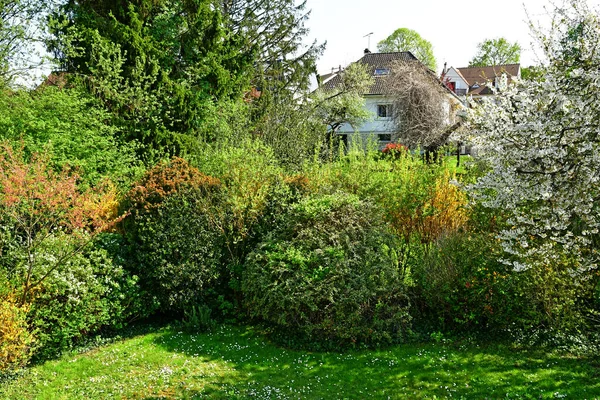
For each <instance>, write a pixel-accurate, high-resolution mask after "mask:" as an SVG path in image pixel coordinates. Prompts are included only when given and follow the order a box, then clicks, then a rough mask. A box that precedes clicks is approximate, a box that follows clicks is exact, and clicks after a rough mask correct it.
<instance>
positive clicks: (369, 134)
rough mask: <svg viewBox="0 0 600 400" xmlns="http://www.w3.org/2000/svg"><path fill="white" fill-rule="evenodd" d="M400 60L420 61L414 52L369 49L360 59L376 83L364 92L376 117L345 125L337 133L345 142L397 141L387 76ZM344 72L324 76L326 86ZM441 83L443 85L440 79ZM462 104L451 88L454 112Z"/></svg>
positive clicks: (366, 100)
mask: <svg viewBox="0 0 600 400" xmlns="http://www.w3.org/2000/svg"><path fill="white" fill-rule="evenodd" d="M397 61H415V62H420V61H419V60H418V59H417V58H416V57H415V56H414V55H413V54H412V53H410V52H395V53H370V52H367V51H365V55H364V56H363V57H362V58H361V59H360V60H358V61H357V63H360V64H363V65H366V66H367V71H368V72H369V73H370V74H372V76H373V78H374V82H373V84H372V85H371V87H370V88H369V90H368V91H367V93H364V98H365V107H366V108H367V110H369V111H370V112H371V114H372V116H373V118H372V119H371V120H370V121H367V122H365V123H363V124H362V125H361V126H351V125H350V124H347V123H346V124H344V125H342V126H341V127H340V128H339V130H338V131H337V133H338V134H339V135H341V136H342V138H343V140H344V142H345V143H346V144H347V143H348V138H349V137H353V138H354V139H355V138H356V137H357V136H358V138H360V139H362V140H363V141H366V140H368V139H369V138H373V139H376V140H377V141H378V142H379V146H380V147H383V146H385V145H386V144H387V143H390V142H392V141H396V140H397V138H396V137H395V132H396V126H395V121H393V118H392V112H393V109H392V103H393V101H392V99H390V98H389V97H387V96H386V93H387V90H386V88H387V84H386V78H387V77H388V75H389V74H390V69H391V68H392V66H393V64H394V63H395V62H397ZM340 73H342V72H341V71H340V72H338V73H332V74H328V75H325V76H324V77H323V82H322V84H323V86H324V87H325V88H331V89H332V88H335V86H336V85H338V84H340V82H341V78H340ZM431 77H432V79H435V80H438V79H437V77H436V76H435V74H433V73H432V74H431ZM440 85H443V84H442V82H441V81H440ZM453 103H460V100H459V99H458V97H457V96H456V95H455V94H454V93H453V92H452V91H450V90H448V104H447V105H446V108H447V110H448V113H450V110H451V106H450V104H453Z"/></svg>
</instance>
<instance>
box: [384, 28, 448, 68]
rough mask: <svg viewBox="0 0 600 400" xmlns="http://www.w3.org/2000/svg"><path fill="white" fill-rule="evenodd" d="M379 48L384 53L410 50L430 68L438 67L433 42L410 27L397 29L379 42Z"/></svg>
mask: <svg viewBox="0 0 600 400" xmlns="http://www.w3.org/2000/svg"><path fill="white" fill-rule="evenodd" d="M377 50H379V51H380V52H382V53H389V52H395V51H410V52H411V53H412V54H413V55H414V56H415V57H417V58H418V59H419V61H421V62H422V63H423V64H425V65H427V66H428V67H429V68H430V69H432V70H433V71H435V70H436V69H437V62H436V60H435V57H434V55H433V46H432V45H431V43H430V42H429V41H427V40H425V39H423V38H422V37H421V35H419V34H418V33H417V32H415V31H413V30H411V29H408V28H400V29H396V30H395V31H394V33H392V34H391V35H390V36H388V37H387V38H386V39H384V40H382V41H381V42H379V43H377Z"/></svg>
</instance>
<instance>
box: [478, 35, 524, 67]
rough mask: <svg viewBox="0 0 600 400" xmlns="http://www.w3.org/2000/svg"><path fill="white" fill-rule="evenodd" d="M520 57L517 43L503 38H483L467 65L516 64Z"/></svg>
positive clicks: (519, 48) (519, 47)
mask: <svg viewBox="0 0 600 400" xmlns="http://www.w3.org/2000/svg"><path fill="white" fill-rule="evenodd" d="M520 58H521V46H520V45H519V43H511V42H509V41H508V40H506V39H505V38H503V37H501V38H497V39H485V40H484V41H483V42H481V43H479V44H478V45H477V53H476V54H475V56H473V59H472V60H471V62H469V67H487V66H491V65H505V64H518V63H519V59H520Z"/></svg>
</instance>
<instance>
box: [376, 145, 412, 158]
mask: <svg viewBox="0 0 600 400" xmlns="http://www.w3.org/2000/svg"><path fill="white" fill-rule="evenodd" d="M381 154H382V155H383V156H384V157H385V156H387V157H392V158H399V157H401V156H403V155H406V154H408V147H406V146H405V145H403V144H400V143H388V144H386V145H385V147H384V148H383V149H382V150H381Z"/></svg>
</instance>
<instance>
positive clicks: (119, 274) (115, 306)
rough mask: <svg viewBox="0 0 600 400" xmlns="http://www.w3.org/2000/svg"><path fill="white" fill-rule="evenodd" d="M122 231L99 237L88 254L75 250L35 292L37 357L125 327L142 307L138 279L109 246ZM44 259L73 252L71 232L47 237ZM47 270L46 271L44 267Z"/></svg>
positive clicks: (32, 310) (33, 322)
mask: <svg viewBox="0 0 600 400" xmlns="http://www.w3.org/2000/svg"><path fill="white" fill-rule="evenodd" d="M115 240H117V241H118V240H120V239H119V237H118V235H114V234H111V235H108V234H107V235H105V236H104V237H99V238H97V240H96V241H95V242H94V243H93V244H92V245H90V246H88V247H87V248H86V249H85V250H84V251H83V252H81V253H77V254H74V255H73V256H72V257H71V258H69V259H68V260H67V261H66V262H65V263H64V265H63V266H61V267H60V268H58V269H55V270H53V271H52V272H51V273H50V275H49V276H48V278H46V279H45V280H44V281H43V283H42V284H41V286H40V287H39V288H37V289H36V290H35V291H34V295H33V300H32V302H31V304H30V306H29V312H28V314H27V318H28V321H29V324H30V326H31V328H32V329H33V332H34V334H35V336H36V337H37V339H38V342H39V350H38V351H37V353H36V357H38V358H47V357H52V356H55V355H56V354H58V353H60V352H61V351H64V350H66V349H69V348H71V347H72V346H73V345H74V344H76V343H77V342H78V341H80V340H82V339H84V338H85V337H86V336H89V335H90V334H93V333H96V332H98V331H99V330H100V329H102V328H106V327H113V328H120V327H122V326H123V324H125V323H126V322H128V321H129V320H130V319H133V318H135V317H136V316H137V315H139V313H140V312H143V310H141V309H140V307H139V303H138V302H137V300H136V299H137V298H139V294H138V289H137V278H136V277H135V276H130V275H128V274H127V273H126V272H125V271H124V269H123V268H122V267H121V266H119V265H118V264H117V263H116V262H115V261H113V258H112V257H111V254H110V252H109V251H108V250H107V248H110V247H111V246H115V244H114V243H111V242H112V241H115ZM43 247H44V248H46V249H48V252H47V253H46V254H45V253H44V252H41V253H40V255H39V256H40V257H42V258H44V257H46V258H48V260H50V259H52V257H53V254H56V253H57V252H58V253H62V254H64V253H65V252H68V251H69V250H70V249H71V247H72V244H71V243H70V241H69V238H68V237H67V236H66V235H57V236H53V237H50V238H48V239H47V240H46V241H45V242H44V243H43ZM40 273H44V271H40Z"/></svg>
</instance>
